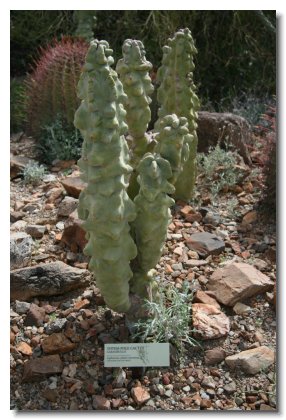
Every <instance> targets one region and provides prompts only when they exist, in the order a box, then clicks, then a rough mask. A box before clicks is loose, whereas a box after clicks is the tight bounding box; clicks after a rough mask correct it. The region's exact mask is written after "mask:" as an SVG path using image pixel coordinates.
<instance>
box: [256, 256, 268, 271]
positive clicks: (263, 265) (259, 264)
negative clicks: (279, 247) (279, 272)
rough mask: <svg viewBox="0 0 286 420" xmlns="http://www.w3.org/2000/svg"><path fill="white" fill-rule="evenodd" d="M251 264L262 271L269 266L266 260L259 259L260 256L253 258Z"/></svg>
mask: <svg viewBox="0 0 286 420" xmlns="http://www.w3.org/2000/svg"><path fill="white" fill-rule="evenodd" d="M253 265H254V267H255V268H257V269H258V270H260V271H264V270H266V269H267V267H268V266H269V265H268V264H267V262H266V261H263V260H261V259H260V258H254V260H253Z"/></svg>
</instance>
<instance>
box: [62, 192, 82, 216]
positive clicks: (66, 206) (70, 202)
mask: <svg viewBox="0 0 286 420" xmlns="http://www.w3.org/2000/svg"><path fill="white" fill-rule="evenodd" d="M77 206H78V200H77V199H76V198H73V197H68V196H67V197H65V198H64V199H63V200H62V201H61V203H60V205H59V208H58V216H69V215H70V214H71V213H72V212H73V211H74V210H75V209H76V208H77Z"/></svg>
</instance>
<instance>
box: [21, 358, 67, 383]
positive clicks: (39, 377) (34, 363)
mask: <svg viewBox="0 0 286 420" xmlns="http://www.w3.org/2000/svg"><path fill="white" fill-rule="evenodd" d="M63 368H64V365H63V362H62V361H61V359H60V356H59V355H58V354H55V355H52V356H44V357H41V358H37V359H31V360H28V362H26V363H25V364H24V372H23V378H22V380H23V382H34V381H43V380H44V379H46V377H47V376H50V375H55V374H57V373H62V371H63Z"/></svg>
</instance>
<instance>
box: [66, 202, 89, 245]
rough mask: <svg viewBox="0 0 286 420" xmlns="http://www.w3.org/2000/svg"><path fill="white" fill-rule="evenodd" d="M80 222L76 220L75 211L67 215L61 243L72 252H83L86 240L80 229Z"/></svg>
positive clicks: (82, 230) (84, 233)
mask: <svg viewBox="0 0 286 420" xmlns="http://www.w3.org/2000/svg"><path fill="white" fill-rule="evenodd" d="M82 223H83V222H82V220H80V219H79V218H78V214H77V210H75V211H74V212H73V213H71V214H70V215H69V218H68V219H67V220H66V222H65V228H64V232H63V235H62V239H61V240H62V242H63V243H64V244H65V245H67V246H68V247H69V248H70V249H71V251H72V252H78V250H80V251H83V249H84V247H85V245H86V244H87V240H86V238H85V235H86V232H85V230H84V229H83V228H82Z"/></svg>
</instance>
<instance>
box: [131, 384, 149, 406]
mask: <svg viewBox="0 0 286 420" xmlns="http://www.w3.org/2000/svg"><path fill="white" fill-rule="evenodd" d="M131 396H132V398H133V400H134V401H135V402H136V404H137V405H142V404H145V403H146V402H147V401H148V400H149V399H150V398H151V397H150V394H149V392H148V391H147V390H146V389H145V388H143V387H142V386H137V387H135V388H132V389H131Z"/></svg>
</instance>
